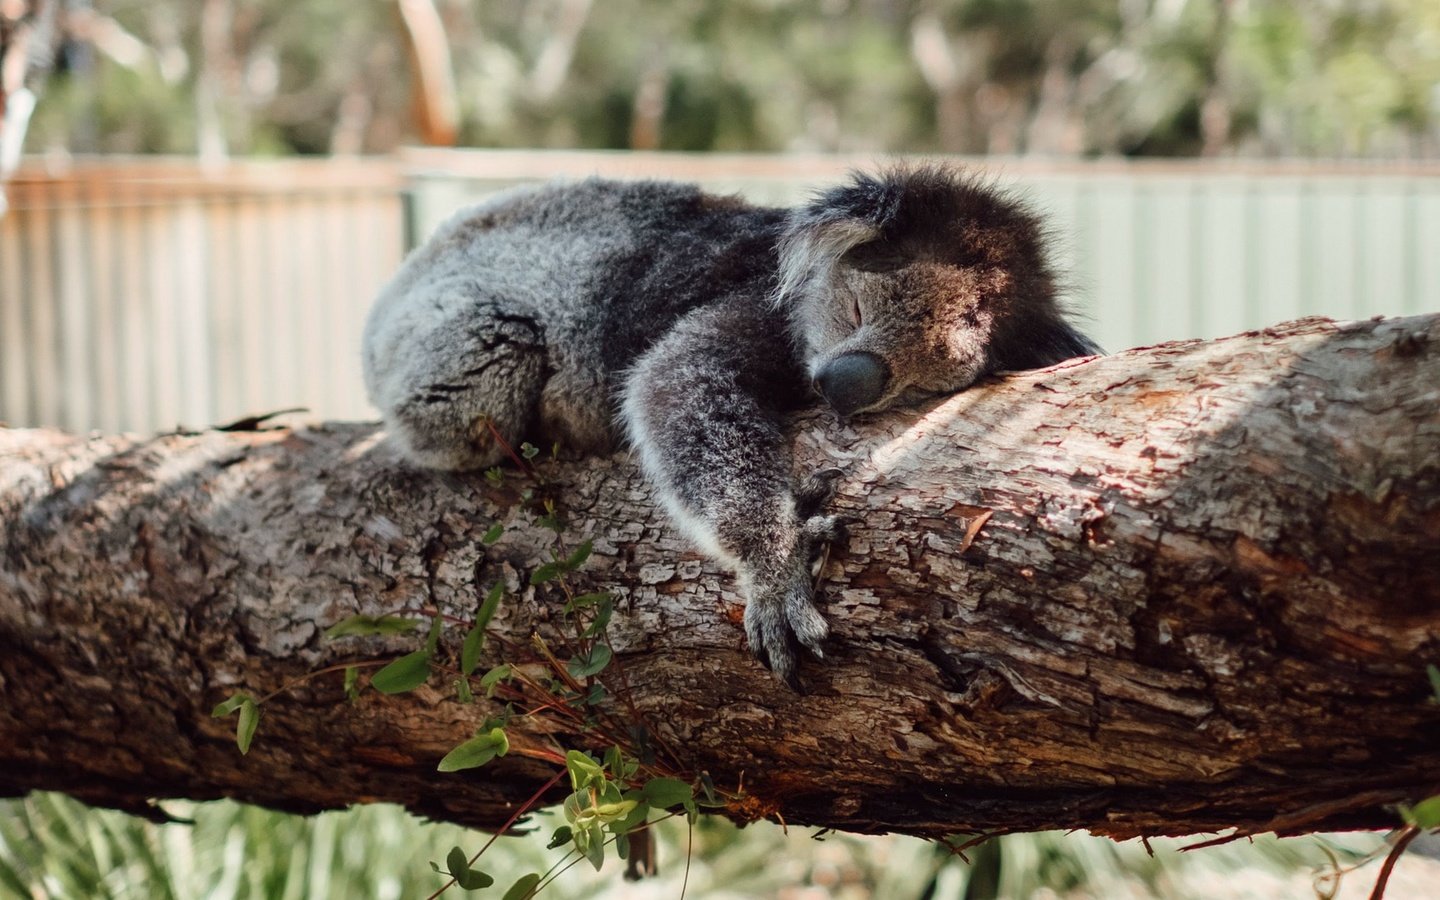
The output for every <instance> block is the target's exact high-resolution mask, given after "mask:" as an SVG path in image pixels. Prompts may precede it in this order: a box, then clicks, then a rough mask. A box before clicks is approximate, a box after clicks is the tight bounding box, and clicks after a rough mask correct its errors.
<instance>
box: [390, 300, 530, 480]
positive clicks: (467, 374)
mask: <svg viewBox="0 0 1440 900" xmlns="http://www.w3.org/2000/svg"><path fill="white" fill-rule="evenodd" d="M446 311H447V312H448V313H449V315H447V316H444V317H443V318H441V319H440V320H439V322H438V324H435V323H432V327H428V328H425V329H424V330H423V331H422V330H419V329H415V330H412V331H409V332H408V333H405V334H403V336H401V337H400V338H399V339H394V338H393V337H391V336H390V335H382V336H381V339H380V340H377V343H378V344H381V345H383V353H382V352H380V351H378V350H377V352H376V353H375V354H374V355H371V354H368V353H367V357H366V365H367V368H368V369H369V370H370V371H369V372H367V375H369V376H370V382H371V396H372V399H373V400H374V401H375V403H376V405H377V406H379V407H380V411H381V412H382V413H383V414H384V417H385V424H386V427H387V429H388V430H389V433H390V436H391V438H392V439H393V440H395V441H397V442H398V443H399V445H400V446H401V448H402V449H403V450H404V452H405V455H406V456H408V457H410V458H411V459H413V460H415V461H416V462H418V463H420V464H421V465H423V466H427V467H429V468H433V469H446V470H461V469H475V468H480V467H484V466H491V465H494V464H496V463H498V462H499V461H501V460H502V459H504V458H505V450H504V448H503V447H502V446H500V445H499V443H498V442H497V441H496V440H495V433H496V432H498V433H499V435H500V436H501V437H502V438H504V440H505V442H506V443H508V444H509V445H510V446H511V447H518V446H519V443H520V441H521V440H522V439H523V438H524V437H525V435H526V433H527V432H528V431H529V430H530V428H531V425H532V422H533V421H534V418H535V414H536V407H537V406H538V402H539V397H540V392H541V389H542V387H543V386H544V377H545V344H544V338H543V334H542V331H541V328H540V326H539V324H538V323H537V322H536V321H535V320H534V319H533V318H530V317H527V316H523V315H516V314H513V313H510V312H507V311H504V310H502V309H500V308H498V307H496V306H494V305H491V304H482V303H475V302H470V303H465V304H455V305H453V306H450V307H448V308H447V309H446ZM384 338H391V339H390V340H384ZM492 428H493V431H492Z"/></svg>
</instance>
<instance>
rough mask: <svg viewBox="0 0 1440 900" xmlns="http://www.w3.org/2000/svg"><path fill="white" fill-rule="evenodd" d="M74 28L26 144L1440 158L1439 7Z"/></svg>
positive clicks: (264, 3) (1186, 6)
mask: <svg viewBox="0 0 1440 900" xmlns="http://www.w3.org/2000/svg"><path fill="white" fill-rule="evenodd" d="M8 2H9V3H11V4H13V3H15V2H17V0H8ZM67 18H68V19H71V20H73V21H77V22H78V21H82V20H83V22H84V27H83V28H78V27H77V28H74V29H73V31H74V32H75V33H76V34H77V35H79V36H82V37H83V38H84V40H85V41H87V42H88V43H87V45H88V46H90V47H93V49H94V50H95V51H96V57H97V59H96V63H95V65H94V66H93V67H90V68H89V69H88V70H79V71H76V70H72V71H70V72H68V73H66V74H65V75H64V76H62V77H61V79H59V80H63V81H65V82H66V84H64V85H63V86H61V89H59V90H57V91H56V92H55V94H54V96H53V97H52V98H51V99H50V100H48V101H47V104H46V108H45V109H42V110H41V113H40V114H39V116H38V118H37V120H36V122H35V124H34V126H33V135H32V138H31V142H30V147H31V148H32V149H36V150H39V149H47V148H68V149H98V150H108V151H130V152H135V151H164V152H176V151H184V152H196V151H202V152H210V153H221V152H232V153H268V152H299V153H315V152H328V151H342V152H359V151H366V152H381V151H386V150H389V149H391V148H393V147H395V146H397V145H398V144H400V143H402V142H404V141H406V140H417V139H418V140H423V141H426V142H430V143H446V142H448V141H449V139H450V135H451V134H452V133H453V134H455V135H457V137H458V140H459V142H461V143H464V144H468V145H478V146H515V147H519V146H548V147H615V148H623V147H632V148H642V149H648V148H659V149H684V150H787V149H802V150H822V151H823V150H838V151H850V152H861V153H864V152H891V151H921V152H923V151H934V150H941V151H952V152H965V153H1005V154H1044V155H1055V156H1076V155H1101V154H1127V155H1154V154H1164V155H1186V154H1205V155H1221V154H1255V155H1343V156H1354V155H1367V156H1386V157H1405V156H1433V155H1436V154H1437V151H1440V4H1436V3H1434V2H1433V0H1318V2H1317V0H1245V2H1241V0H1224V2H1220V3H1214V2H1200V0H1046V2H1042V0H736V2H733V3H725V4H715V3H702V2H699V0H674V2H669V3H659V2H655V0H609V2H606V3H594V2H593V0H528V2H522V0H490V2H485V3H480V2H476V0H387V2H385V3H374V4H360V5H356V4H351V3H345V2H342V0H301V2H284V0H251V2H246V3H236V2H235V0H203V2H201V3H198V4H194V3H184V2H181V0H95V9H94V10H93V11H92V10H88V9H86V10H84V11H83V15H81V11H80V10H78V9H77V10H75V11H72V12H71V14H70V15H69V16H67ZM407 53H408V55H409V58H410V60H411V62H410V64H409V65H407V63H406V54H407ZM447 57H448V60H447ZM405 71H408V72H410V79H409V82H410V83H409V84H407V83H406V80H405V79H402V78H397V77H396V73H397V72H405ZM452 79H453V89H452V87H451V80H452ZM412 86H413V87H412Z"/></svg>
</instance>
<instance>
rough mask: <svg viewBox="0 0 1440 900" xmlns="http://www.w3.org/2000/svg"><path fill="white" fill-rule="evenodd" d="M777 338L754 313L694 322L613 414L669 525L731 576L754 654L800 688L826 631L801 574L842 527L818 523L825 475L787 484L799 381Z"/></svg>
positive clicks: (648, 357)
mask: <svg viewBox="0 0 1440 900" xmlns="http://www.w3.org/2000/svg"><path fill="white" fill-rule="evenodd" d="M779 332H781V329H777V328H775V327H774V325H773V323H769V322H767V321H765V319H764V318H763V316H762V315H761V314H760V313H759V312H758V311H746V310H744V309H735V308H730V309H707V310H701V311H698V312H696V313H692V314H691V315H690V316H689V317H687V318H685V319H683V320H681V322H680V323H678V324H677V325H676V326H675V328H674V329H672V330H671V332H670V333H669V334H667V335H666V337H665V338H664V339H663V340H661V341H660V342H659V343H657V344H656V345H655V346H654V347H653V348H651V350H650V351H649V352H647V353H646V354H645V356H644V357H642V358H641V360H640V362H639V363H638V364H637V365H636V366H635V367H634V368H633V369H632V370H631V371H630V373H629V375H628V376H627V378H626V384H625V397H624V408H623V411H622V415H623V418H624V419H625V423H626V425H627V427H628V429H629V433H630V437H631V440H632V441H633V443H634V445H635V447H636V449H637V450H638V453H639V457H640V461H641V465H642V467H643V468H644V470H645V473H646V475H647V476H648V477H649V479H650V480H651V481H652V482H653V483H654V484H655V486H656V487H657V488H658V494H659V499H660V500H661V501H662V502H663V503H664V505H665V506H666V508H667V510H668V511H669V512H670V514H671V516H672V517H673V518H674V520H675V521H676V523H677V524H678V525H679V526H680V527H681V528H682V529H683V530H684V531H686V532H687V533H688V534H689V536H690V537H691V538H692V539H694V540H695V541H696V543H697V544H699V545H700V547H701V548H702V549H704V550H705V551H706V552H707V553H709V554H710V555H711V556H714V557H715V558H717V559H719V560H721V561H722V562H725V563H727V564H728V565H729V566H731V567H732V568H733V569H734V570H735V572H736V574H737V576H738V581H739V583H740V587H741V590H742V591H743V593H744V594H745V595H746V606H745V632H746V635H747V637H748V639H749V642H750V650H751V652H752V653H754V654H755V656H756V658H758V659H759V660H760V662H761V663H763V664H764V665H766V666H767V667H768V668H769V669H770V670H771V671H772V672H774V674H775V676H776V677H777V678H779V679H781V680H782V681H784V682H785V683H787V684H789V685H790V686H791V687H794V688H797V689H798V687H799V680H798V676H797V670H798V666H799V649H800V648H801V647H803V648H805V649H806V650H808V651H809V652H810V653H811V654H813V655H814V656H815V657H816V658H823V656H824V651H823V649H822V642H823V641H824V640H825V638H826V636H827V635H828V634H829V631H830V629H829V625H828V624H827V623H826V621H825V618H824V617H823V616H822V615H821V614H820V612H819V610H817V609H816V608H815V603H814V593H813V592H814V580H813V576H812V575H811V571H810V566H811V563H812V562H813V561H814V560H815V559H816V558H817V557H818V555H819V553H820V551H821V550H822V549H823V547H824V544H825V542H827V541H830V540H833V539H835V538H837V537H838V536H839V535H840V534H841V533H842V526H841V523H840V521H839V520H838V519H837V518H836V517H834V516H828V515H823V514H821V513H820V507H822V506H823V505H824V503H825V502H826V501H827V500H828V499H829V495H830V494H831V493H833V485H834V476H833V474H832V473H831V472H830V471H827V472H825V473H822V474H821V475H819V476H816V477H812V478H811V479H809V480H807V481H806V482H805V484H804V485H802V486H801V489H800V490H797V487H796V485H795V484H794V483H793V481H792V478H791V474H790V472H791V463H792V458H791V454H790V451H789V447H788V446H787V443H786V440H785V433H784V410H785V408H787V407H788V406H789V405H791V404H792V403H793V400H794V398H793V397H792V396H791V394H792V393H793V390H794V385H797V384H803V383H804V382H803V381H802V380H801V378H802V376H801V373H799V372H798V370H795V368H794V364H793V363H792V362H791V357H792V353H791V351H790V349H789V347H788V346H786V345H785V344H784V337H783V334H780V333H779ZM772 343H773V344H774V346H768V345H769V344H772ZM787 401H788V402H787Z"/></svg>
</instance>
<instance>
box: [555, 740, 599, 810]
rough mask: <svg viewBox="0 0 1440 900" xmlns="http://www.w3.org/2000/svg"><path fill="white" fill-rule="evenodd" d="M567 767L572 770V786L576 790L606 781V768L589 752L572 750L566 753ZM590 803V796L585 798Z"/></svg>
mask: <svg viewBox="0 0 1440 900" xmlns="http://www.w3.org/2000/svg"><path fill="white" fill-rule="evenodd" d="M565 768H567V769H569V770H570V786H571V787H573V788H574V789H575V790H577V791H578V790H580V789H581V788H584V787H587V786H589V785H590V784H592V783H594V782H601V783H603V782H604V781H605V770H604V769H603V768H601V767H600V764H599V763H597V762H596V761H595V760H594V759H592V758H591V757H590V755H589V754H588V753H582V752H580V751H579V750H570V751H567V752H566V754H565ZM585 802H586V804H587V805H588V804H589V798H588V797H587V798H586V800H585Z"/></svg>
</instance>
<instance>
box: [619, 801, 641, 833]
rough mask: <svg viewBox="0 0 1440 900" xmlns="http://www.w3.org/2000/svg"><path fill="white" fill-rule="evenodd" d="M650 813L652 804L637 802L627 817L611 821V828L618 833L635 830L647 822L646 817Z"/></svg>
mask: <svg viewBox="0 0 1440 900" xmlns="http://www.w3.org/2000/svg"><path fill="white" fill-rule="evenodd" d="M649 815H650V804H648V803H640V802H637V803H636V804H635V805H634V806H633V807H632V808H631V809H630V812H629V813H628V814H627V815H626V816H625V818H623V819H620V820H618V821H615V822H612V823H610V830H611V831H613V832H615V833H616V834H626V833H628V832H631V831H634V830H635V829H636V828H639V827H640V826H641V825H643V824H645V819H646V818H648V817H649Z"/></svg>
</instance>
